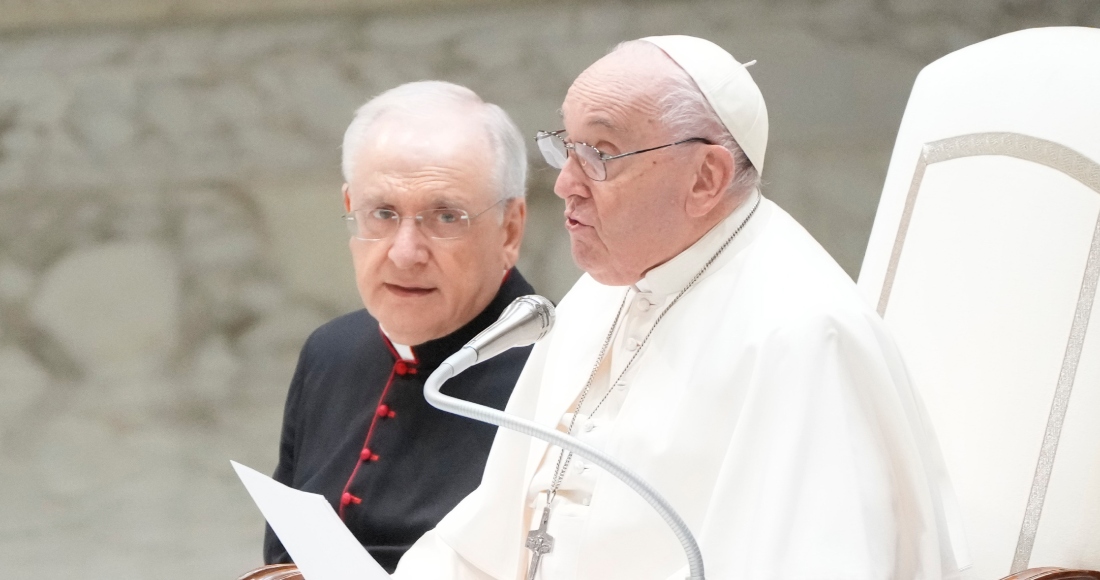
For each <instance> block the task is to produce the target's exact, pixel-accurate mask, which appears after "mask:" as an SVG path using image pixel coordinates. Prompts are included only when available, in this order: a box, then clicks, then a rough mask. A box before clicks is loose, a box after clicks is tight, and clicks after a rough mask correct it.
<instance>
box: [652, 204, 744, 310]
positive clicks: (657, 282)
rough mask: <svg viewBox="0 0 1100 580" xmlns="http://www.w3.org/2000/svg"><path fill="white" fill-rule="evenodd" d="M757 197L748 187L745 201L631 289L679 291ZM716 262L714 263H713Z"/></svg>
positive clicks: (725, 238) (742, 219) (729, 252)
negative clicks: (749, 191)
mask: <svg viewBox="0 0 1100 580" xmlns="http://www.w3.org/2000/svg"><path fill="white" fill-rule="evenodd" d="M759 197H760V192H759V191H758V190H755V189H754V190H752V192H751V193H749V195H748V196H746V197H745V201H743V202H741V205H739V206H737V209H735V210H733V212H731V213H730V215H728V216H726V218H725V219H723V220H722V221H721V222H718V224H717V225H715V226H714V227H713V228H711V229H710V231H708V232H707V233H706V234H703V237H701V238H699V240H698V241H696V242H695V243H694V244H692V245H691V246H689V247H688V249H686V250H684V251H682V252H680V253H679V254H677V255H676V256H674V257H673V258H672V259H671V260H669V261H667V262H665V263H664V264H661V265H660V266H657V267H656V268H653V269H651V270H650V271H648V272H646V273H645V275H644V276H642V279H641V280H638V281H637V282H635V283H634V289H635V290H637V291H639V292H652V293H654V294H657V295H665V294H672V293H675V292H679V291H680V290H683V289H684V286H687V283H688V282H690V281H691V277H692V276H694V275H696V274H698V273H699V270H700V269H702V268H703V264H706V263H707V260H709V259H710V258H711V256H713V255H714V254H715V252H717V251H718V248H720V247H722V244H723V243H725V241H726V240H727V239H729V237H730V236H731V235H733V232H734V231H736V230H737V228H738V227H740V226H741V223H742V222H744V221H745V218H746V217H748V215H749V212H751V211H752V208H753V207H755V206H756V202H757V198H759ZM733 253H734V252H733V251H731V249H727V251H726V254H728V255H731V254H733ZM717 265H718V264H714V266H717ZM713 270H714V267H712V268H711V271H713Z"/></svg>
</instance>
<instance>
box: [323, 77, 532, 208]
mask: <svg viewBox="0 0 1100 580" xmlns="http://www.w3.org/2000/svg"><path fill="white" fill-rule="evenodd" d="M463 110H473V111H476V112H477V113H480V115H481V118H482V120H483V121H484V123H485V136H486V138H487V140H488V142H489V147H490V151H489V156H490V157H491V158H492V160H493V162H494V167H493V173H494V178H495V179H494V181H495V182H496V185H497V191H496V194H497V199H512V198H522V197H523V196H524V193H525V192H526V185H527V146H526V142H525V141H524V139H523V135H522V134H521V133H520V132H519V128H518V127H516V124H515V123H514V122H512V119H511V117H509V116H508V113H505V112H504V109H501V108H500V107H498V106H496V105H494V104H491V103H486V102H485V101H482V100H481V97H478V96H477V94H476V93H474V92H473V91H471V90H470V89H468V88H466V87H463V86H459V85H456V84H453V83H448V82H444V81H418V82H413V83H406V84H403V85H401V86H398V87H394V88H392V89H390V90H388V91H386V92H384V93H382V94H380V95H378V96H376V97H374V98H373V99H371V100H369V101H367V103H366V104H365V105H363V106H362V107H359V110H357V111H356V112H355V118H354V119H352V121H351V124H350V125H348V129H347V131H345V132H344V147H343V160H342V163H341V166H342V169H343V173H344V181H348V179H349V178H350V177H351V169H352V165H353V164H354V162H355V155H356V152H357V151H358V150H359V148H360V147H362V146H363V144H364V143H366V142H367V140H368V138H369V135H370V130H371V127H372V125H373V124H374V122H375V121H377V120H379V119H381V118H382V117H384V116H387V115H389V114H391V113H396V114H399V115H408V116H415V117H421V118H423V117H425V116H427V115H432V114H434V113H435V112H437V111H446V112H460V111H463Z"/></svg>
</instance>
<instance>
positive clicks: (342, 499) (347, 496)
mask: <svg viewBox="0 0 1100 580" xmlns="http://www.w3.org/2000/svg"><path fill="white" fill-rule="evenodd" d="M349 503H351V494H350V493H348V492H346V491H345V492H344V495H342V496H340V505H348V504H349Z"/></svg>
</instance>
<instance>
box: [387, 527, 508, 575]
mask: <svg viewBox="0 0 1100 580" xmlns="http://www.w3.org/2000/svg"><path fill="white" fill-rule="evenodd" d="M393 578H395V579H396V580H494V579H493V578H492V577H491V576H489V575H487V574H485V573H483V572H481V571H480V570H478V569H477V568H475V567H473V566H472V565H470V563H469V562H467V561H466V560H465V559H463V558H462V556H459V555H458V553H457V552H455V551H454V550H453V549H452V548H451V547H450V546H449V545H447V543H446V542H444V541H443V539H442V538H440V537H439V535H438V534H436V532H435V530H431V531H429V532H428V533H426V534H424V535H423V536H421V537H420V539H419V540H417V541H416V543H415V544H413V546H412V548H409V551H408V552H405V555H404V556H402V558H401V561H400V562H399V563H398V564H397V570H396V571H394V573H393Z"/></svg>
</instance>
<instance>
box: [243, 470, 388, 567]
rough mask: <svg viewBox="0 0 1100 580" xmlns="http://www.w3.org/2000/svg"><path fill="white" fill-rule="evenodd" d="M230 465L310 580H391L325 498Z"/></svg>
mask: <svg viewBox="0 0 1100 580" xmlns="http://www.w3.org/2000/svg"><path fill="white" fill-rule="evenodd" d="M230 463H232V464H233V469H234V470H236V472H237V477H239V478H241V482H242V483H244V486H245V488H247V489H248V493H249V495H251V496H252V501H254V502H256V506H257V507H259V508H260V511H261V512H262V513H263V514H264V517H265V518H267V523H268V524H270V525H271V529H273V530H275V535H277V536H279V540H280V541H282V543H283V546H284V547H285V548H286V551H287V553H288V554H290V557H291V558H293V559H294V563H295V564H297V565H298V570H299V571H301V572H302V576H304V577H305V579H306V580H385V579H387V578H389V577H390V575H389V574H387V573H386V571H385V570H383V569H382V566H380V565H379V564H378V562H375V561H374V558H372V557H371V556H370V554H368V553H367V551H366V550H365V549H364V548H363V546H362V545H360V544H359V541H358V540H356V539H355V536H353V535H352V533H351V531H349V530H348V528H347V526H345V525H344V522H342V521H340V518H339V516H337V515H336V512H335V511H333V510H332V506H330V505H329V503H328V501H326V500H325V498H324V497H323V496H320V495H317V494H315V493H307V492H304V491H299V490H296V489H293V488H290V487H287V486H285V485H283V484H281V483H279V482H277V481H275V480H274V479H271V478H270V477H268V476H266V475H264V474H262V473H260V472H258V471H256V470H254V469H252V468H250V467H246V466H244V465H241V464H240V463H237V462H236V461H230Z"/></svg>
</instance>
